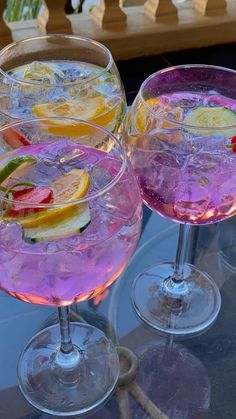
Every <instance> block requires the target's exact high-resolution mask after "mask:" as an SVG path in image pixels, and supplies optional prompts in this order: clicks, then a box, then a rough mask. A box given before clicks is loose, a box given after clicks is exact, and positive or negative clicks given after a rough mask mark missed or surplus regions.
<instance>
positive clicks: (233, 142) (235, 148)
mask: <svg viewBox="0 0 236 419" xmlns="http://www.w3.org/2000/svg"><path fill="white" fill-rule="evenodd" d="M231 144H235V146H234V145H233V147H232V151H233V152H234V153H236V135H234V137H232V138H231Z"/></svg>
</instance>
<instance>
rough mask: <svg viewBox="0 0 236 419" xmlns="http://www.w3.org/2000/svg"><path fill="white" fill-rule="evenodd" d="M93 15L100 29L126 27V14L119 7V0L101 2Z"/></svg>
mask: <svg viewBox="0 0 236 419" xmlns="http://www.w3.org/2000/svg"><path fill="white" fill-rule="evenodd" d="M91 15H92V17H93V19H94V21H95V22H96V23H97V24H98V26H99V27H100V28H106V27H112V26H115V27H116V28H117V27H123V26H125V25H126V18H127V16H126V14H125V13H124V12H123V10H121V8H120V6H119V0H100V3H99V5H98V6H96V7H94V8H93V10H92V12H91Z"/></svg>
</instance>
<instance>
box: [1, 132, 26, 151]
mask: <svg viewBox="0 0 236 419" xmlns="http://www.w3.org/2000/svg"><path fill="white" fill-rule="evenodd" d="M2 138H3V139H4V141H5V142H6V143H7V144H8V145H9V146H10V147H11V148H12V149H15V148H19V147H22V146H24V145H30V142H29V141H28V140H27V138H25V137H24V136H23V135H21V134H20V133H19V132H17V131H16V130H15V129H14V128H10V127H9V128H6V129H5V131H3V132H2Z"/></svg>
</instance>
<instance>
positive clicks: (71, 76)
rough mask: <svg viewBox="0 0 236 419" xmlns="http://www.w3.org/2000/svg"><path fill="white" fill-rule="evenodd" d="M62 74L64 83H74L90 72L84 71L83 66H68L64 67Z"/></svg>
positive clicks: (85, 77)
mask: <svg viewBox="0 0 236 419" xmlns="http://www.w3.org/2000/svg"><path fill="white" fill-rule="evenodd" d="M63 73H64V74H63V75H64V79H63V81H64V83H65V82H66V83H74V82H76V81H80V80H85V79H87V78H88V77H89V76H90V72H89V71H86V70H85V68H82V67H80V68H79V67H78V66H75V67H68V68H64V70H63Z"/></svg>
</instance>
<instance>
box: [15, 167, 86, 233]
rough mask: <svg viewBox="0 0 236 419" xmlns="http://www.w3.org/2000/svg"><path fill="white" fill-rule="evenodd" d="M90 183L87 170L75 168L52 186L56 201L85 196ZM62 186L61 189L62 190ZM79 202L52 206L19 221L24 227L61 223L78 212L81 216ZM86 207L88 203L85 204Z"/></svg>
mask: <svg viewBox="0 0 236 419" xmlns="http://www.w3.org/2000/svg"><path fill="white" fill-rule="evenodd" d="M89 185H90V176H89V174H88V172H86V170H80V169H73V170H71V172H69V173H68V174H65V175H63V176H61V178H59V179H57V180H56V181H55V182H54V183H52V185H51V186H50V188H51V189H52V190H53V197H54V203H60V202H62V201H63V202H64V203H68V202H70V201H75V200H77V199H80V198H82V197H83V196H85V194H86V192H87V191H88V188H89ZM60 188H61V190H60ZM80 206H81V205H79V204H71V205H65V206H62V207H58V208H52V209H47V210H43V211H40V212H37V213H35V214H32V215H29V216H27V217H24V218H18V219H17V223H19V224H20V225H21V226H22V227H23V228H24V229H26V228H35V227H39V228H42V227H45V228H46V226H48V227H51V226H52V225H57V224H58V223H61V222H62V220H63V219H64V218H65V219H66V218H70V217H71V216H75V215H76V213H77V214H78V216H79V213H80ZM85 206H86V208H88V205H87V204H85Z"/></svg>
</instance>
